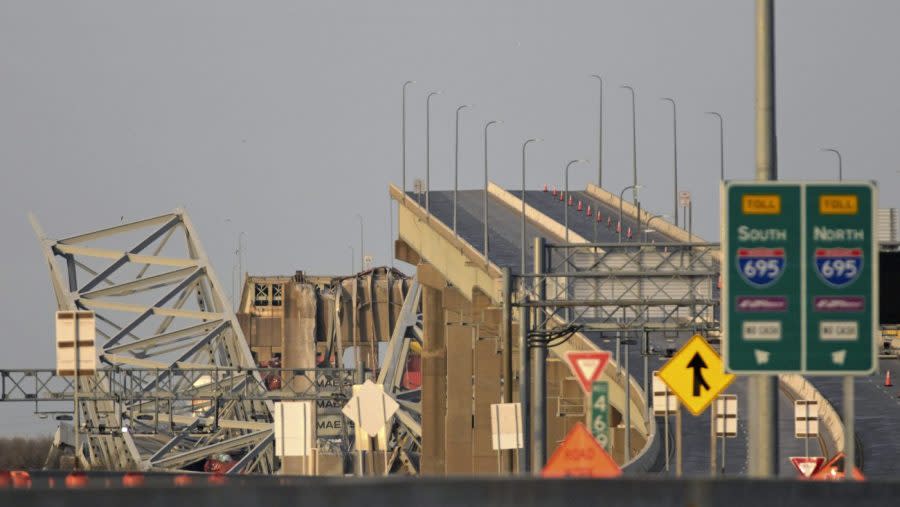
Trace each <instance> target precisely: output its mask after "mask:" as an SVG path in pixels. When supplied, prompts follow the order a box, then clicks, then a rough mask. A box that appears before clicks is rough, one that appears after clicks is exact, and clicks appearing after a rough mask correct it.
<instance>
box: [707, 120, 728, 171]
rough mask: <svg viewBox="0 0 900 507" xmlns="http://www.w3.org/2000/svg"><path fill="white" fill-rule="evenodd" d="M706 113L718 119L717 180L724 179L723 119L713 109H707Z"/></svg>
mask: <svg viewBox="0 0 900 507" xmlns="http://www.w3.org/2000/svg"><path fill="white" fill-rule="evenodd" d="M706 114H708V115H710V116H715V117H716V118H718V119H719V180H720V181H725V120H724V119H723V118H722V115H721V114H719V113H717V112H715V111H707V112H706Z"/></svg>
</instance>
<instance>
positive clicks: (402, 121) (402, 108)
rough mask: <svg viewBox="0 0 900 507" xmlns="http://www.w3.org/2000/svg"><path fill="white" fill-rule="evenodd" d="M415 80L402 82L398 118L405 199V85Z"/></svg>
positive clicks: (404, 196)
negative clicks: (399, 115) (399, 114)
mask: <svg viewBox="0 0 900 507" xmlns="http://www.w3.org/2000/svg"><path fill="white" fill-rule="evenodd" d="M414 83H415V81H407V82H405V83H403V94H402V95H403V96H402V98H401V99H400V113H401V115H402V118H401V119H400V130H401V136H400V137H401V139H402V142H401V144H402V145H403V198H404V199H406V87H407V86H408V85H411V84H414Z"/></svg>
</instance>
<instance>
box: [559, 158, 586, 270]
mask: <svg viewBox="0 0 900 507" xmlns="http://www.w3.org/2000/svg"><path fill="white" fill-rule="evenodd" d="M578 162H584V163H588V162H589V160H582V159H578V160H570V161H569V163H568V164H566V199H568V198H569V168H570V167H572V164H575V163H578ZM563 207H564V208H565V213H564V215H565V222H566V237H565V240H566V243H568V242H569V203H568V202H566V201H565V200H564V201H563ZM566 266H568V264H566Z"/></svg>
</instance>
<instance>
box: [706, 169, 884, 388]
mask: <svg viewBox="0 0 900 507" xmlns="http://www.w3.org/2000/svg"><path fill="white" fill-rule="evenodd" d="M875 197H876V195H875V188H874V186H873V185H872V184H870V183H814V184H813V183H809V184H807V183H786V182H760V183H754V182H729V183H726V184H725V185H724V186H723V198H722V202H723V206H724V208H725V209H723V213H722V217H723V222H724V223H723V236H722V237H723V249H722V250H723V253H724V254H723V258H722V274H723V275H722V278H723V287H722V330H723V336H724V346H723V349H722V350H723V355H724V358H725V364H726V368H727V370H728V371H730V372H734V373H789V372H796V373H807V374H810V373H821V374H836V373H839V374H865V373H870V372H871V371H873V370H874V368H875V358H876V357H877V356H876V346H877V345H876V340H875V331H876V329H877V314H876V312H877V309H878V298H877V286H876V285H877V273H878V265H877V263H878V249H877V243H876V241H875V237H874V228H873V223H874V211H875V204H874V203H876V202H877V201H876V198H875Z"/></svg>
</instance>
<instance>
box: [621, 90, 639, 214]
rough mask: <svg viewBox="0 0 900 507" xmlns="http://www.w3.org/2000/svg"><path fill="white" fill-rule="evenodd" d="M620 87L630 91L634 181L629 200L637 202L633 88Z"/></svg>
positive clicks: (635, 127) (635, 126)
mask: <svg viewBox="0 0 900 507" xmlns="http://www.w3.org/2000/svg"><path fill="white" fill-rule="evenodd" d="M620 88H625V89H626V90H628V91H630V92H631V170H632V173H633V177H634V182H633V183H632V186H631V188H633V189H634V190H633V192H632V196H631V202H637V186H638V172H637V109H636V107H635V98H634V88H632V87H630V86H628V85H622V86H620Z"/></svg>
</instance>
